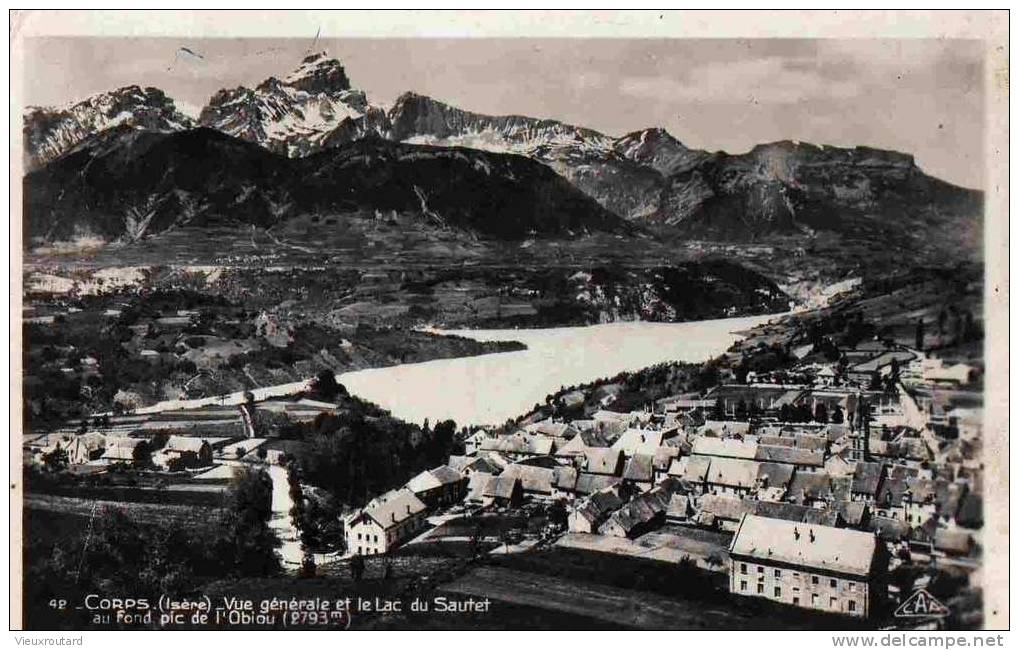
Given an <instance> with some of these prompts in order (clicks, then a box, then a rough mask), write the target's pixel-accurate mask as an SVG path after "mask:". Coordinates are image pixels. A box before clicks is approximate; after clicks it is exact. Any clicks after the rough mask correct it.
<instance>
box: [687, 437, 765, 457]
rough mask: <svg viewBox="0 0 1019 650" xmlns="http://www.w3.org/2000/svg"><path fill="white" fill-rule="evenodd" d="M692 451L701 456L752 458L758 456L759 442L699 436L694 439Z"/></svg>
mask: <svg viewBox="0 0 1019 650" xmlns="http://www.w3.org/2000/svg"><path fill="white" fill-rule="evenodd" d="M691 453H692V454H694V455H700V456H718V457H725V458H744V459H748V460H752V459H754V458H755V457H756V456H757V443H755V442H745V441H743V440H737V439H736V438H711V437H708V436H697V437H696V438H694V439H693V447H692V448H691Z"/></svg>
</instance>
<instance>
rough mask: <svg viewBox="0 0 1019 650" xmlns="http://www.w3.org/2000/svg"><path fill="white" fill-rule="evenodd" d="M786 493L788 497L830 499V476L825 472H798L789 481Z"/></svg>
mask: <svg viewBox="0 0 1019 650" xmlns="http://www.w3.org/2000/svg"><path fill="white" fill-rule="evenodd" d="M786 494H787V498H789V499H800V498H806V499H830V498H831V496H832V491H831V478H830V477H829V476H828V475H827V474H811V473H808V472H798V473H796V474H795V475H794V476H793V480H792V481H790V483H789V489H788V490H787V492H786Z"/></svg>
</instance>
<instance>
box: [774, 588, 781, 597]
mask: <svg viewBox="0 0 1019 650" xmlns="http://www.w3.org/2000/svg"><path fill="white" fill-rule="evenodd" d="M781 597H782V587H775V598H781Z"/></svg>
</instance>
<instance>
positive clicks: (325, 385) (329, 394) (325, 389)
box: [311, 369, 347, 401]
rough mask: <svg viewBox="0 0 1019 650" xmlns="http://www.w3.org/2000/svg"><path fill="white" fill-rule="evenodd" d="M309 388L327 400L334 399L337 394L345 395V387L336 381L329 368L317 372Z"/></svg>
mask: <svg viewBox="0 0 1019 650" xmlns="http://www.w3.org/2000/svg"><path fill="white" fill-rule="evenodd" d="M311 388H312V390H313V391H315V392H316V393H318V394H319V395H320V396H322V397H323V398H325V399H326V400H327V401H332V400H334V399H336V396H337V395H347V389H346V388H345V387H344V386H343V384H341V383H339V382H338V381H336V375H335V374H333V371H332V370H329V369H325V370H322V371H321V372H319V373H318V375H317V376H316V377H315V379H313V380H312V382H311Z"/></svg>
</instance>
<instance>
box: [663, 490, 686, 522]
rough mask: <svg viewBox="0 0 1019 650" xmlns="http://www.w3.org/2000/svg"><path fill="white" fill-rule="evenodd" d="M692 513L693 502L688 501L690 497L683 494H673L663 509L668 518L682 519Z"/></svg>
mask: <svg viewBox="0 0 1019 650" xmlns="http://www.w3.org/2000/svg"><path fill="white" fill-rule="evenodd" d="M692 514H693V504H691V503H690V497H689V496H687V495H685V494H673V495H672V498H671V499H669V507H668V508H667V509H666V511H665V516H666V517H669V518H670V519H683V518H686V517H689V516H690V515H692Z"/></svg>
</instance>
